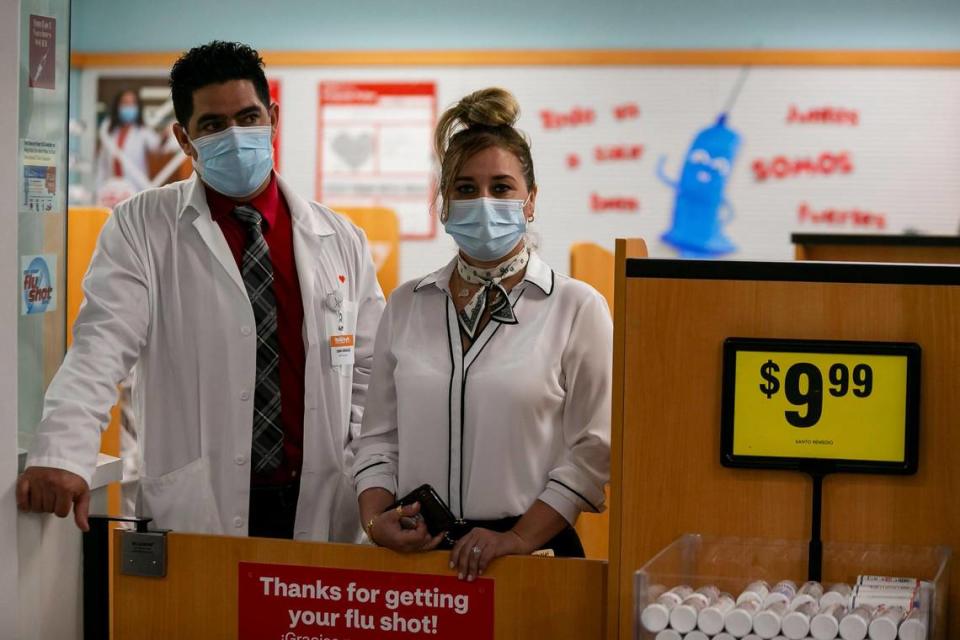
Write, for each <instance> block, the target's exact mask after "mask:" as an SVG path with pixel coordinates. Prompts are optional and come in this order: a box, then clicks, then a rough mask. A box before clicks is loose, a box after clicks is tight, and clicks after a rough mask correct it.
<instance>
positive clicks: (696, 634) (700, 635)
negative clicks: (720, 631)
mask: <svg viewBox="0 0 960 640" xmlns="http://www.w3.org/2000/svg"><path fill="white" fill-rule="evenodd" d="M683 640H710V636H708V635H707V634H705V633H704V632H703V631H691V632H690V633H688V634H687V635H685V636H683Z"/></svg>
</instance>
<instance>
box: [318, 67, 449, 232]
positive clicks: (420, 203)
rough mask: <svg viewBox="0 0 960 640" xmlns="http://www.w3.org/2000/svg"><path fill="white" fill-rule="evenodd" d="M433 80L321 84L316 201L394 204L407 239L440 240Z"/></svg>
mask: <svg viewBox="0 0 960 640" xmlns="http://www.w3.org/2000/svg"><path fill="white" fill-rule="evenodd" d="M436 114H437V90H436V85H435V83H433V82H320V84H319V111H318V122H317V131H318V141H317V175H316V191H317V200H319V201H320V202H324V203H326V204H328V205H330V206H332V207H334V208H336V207H337V206H344V207H387V208H390V209H393V210H394V211H395V212H396V214H397V217H398V219H399V221H400V233H401V236H402V238H403V239H405V240H422V239H429V238H433V237H434V235H435V234H436V217H435V216H433V215H432V214H431V202H432V200H433V186H434V178H433V174H432V143H431V139H432V133H433V126H434V122H435V121H436Z"/></svg>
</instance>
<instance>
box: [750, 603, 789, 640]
mask: <svg viewBox="0 0 960 640" xmlns="http://www.w3.org/2000/svg"><path fill="white" fill-rule="evenodd" d="M788 611H789V605H788V604H787V603H786V602H781V601H777V602H773V603H771V604H770V606H768V607H766V608H764V610H763V611H761V612H760V613H758V614H757V615H755V616H754V617H753V632H754V633H755V634H757V635H758V636H760V637H761V638H764V640H770V638H773V637H774V636H776V635H777V634H779V633H780V627H781V624H782V623H783V616H785V615H786V614H787V612H788Z"/></svg>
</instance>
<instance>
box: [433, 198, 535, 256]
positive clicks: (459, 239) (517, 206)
mask: <svg viewBox="0 0 960 640" xmlns="http://www.w3.org/2000/svg"><path fill="white" fill-rule="evenodd" d="M526 204H527V201H526V200H502V199H499V198H486V197H484V198H472V199H470V200H451V201H450V205H449V210H448V211H447V221H446V222H445V223H444V225H443V226H444V229H445V230H446V232H447V233H449V234H450V235H451V236H452V237H453V239H454V241H455V242H456V243H457V246H458V247H460V249H461V250H462V251H463V252H464V253H465V254H467V255H468V256H470V257H471V258H474V259H476V260H482V261H484V262H490V261H491V260H497V259H499V258H502V257H503V256H505V255H507V254H508V253H510V251H511V250H512V249H513V248H514V247H516V246H517V243H518V242H520V240H521V239H522V238H523V234H524V232H525V231H526V230H527V219H526V217H525V216H524V215H523V207H524V206H525V205H526Z"/></svg>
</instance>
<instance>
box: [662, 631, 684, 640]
mask: <svg viewBox="0 0 960 640" xmlns="http://www.w3.org/2000/svg"><path fill="white" fill-rule="evenodd" d="M656 640H683V636H682V635H680V634H679V633H677V632H676V631H674V630H673V629H664V630H663V631H661V632H660V633H658V634H657V638H656Z"/></svg>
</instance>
